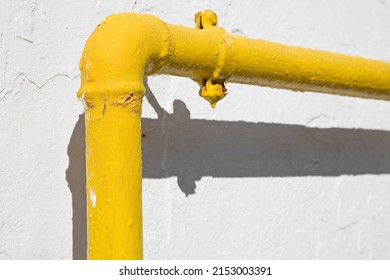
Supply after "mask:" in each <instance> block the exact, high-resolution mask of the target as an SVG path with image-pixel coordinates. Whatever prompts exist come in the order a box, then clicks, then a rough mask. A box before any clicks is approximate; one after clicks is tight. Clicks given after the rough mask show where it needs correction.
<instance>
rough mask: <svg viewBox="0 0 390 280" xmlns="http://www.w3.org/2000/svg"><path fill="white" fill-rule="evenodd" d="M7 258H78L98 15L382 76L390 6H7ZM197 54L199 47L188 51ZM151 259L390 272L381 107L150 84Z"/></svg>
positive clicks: (0, 56) (387, 159) (3, 234)
mask: <svg viewBox="0 0 390 280" xmlns="http://www.w3.org/2000/svg"><path fill="white" fill-rule="evenodd" d="M0 3H1V5H0V6H1V9H0V26H1V29H0V259H72V258H75V259H82V258H85V255H86V253H85V249H86V237H85V234H86V225H85V206H84V202H85V199H86V198H85V193H84V192H85V187H84V183H85V178H84V172H85V167H84V164H85V161H84V147H85V142H84V123H83V121H84V117H83V109H82V106H81V104H80V103H79V102H78V101H77V100H76V91H77V89H78V86H79V79H80V78H79V70H78V61H79V58H80V55H81V52H82V49H83V46H84V43H85V41H86V39H87V38H88V36H89V34H90V33H91V32H92V31H93V29H94V28H95V26H96V25H97V24H99V22H100V21H102V20H103V19H104V18H105V17H106V16H107V15H109V14H112V13H119V12H125V11H134V12H138V13H152V14H155V15H157V16H159V17H160V18H162V19H163V20H165V21H167V22H170V23H176V24H182V25H185V26H193V25H194V13H195V12H197V11H199V10H203V9H205V8H212V9H213V10H214V11H216V12H217V14H218V15H219V25H220V26H222V27H224V28H225V29H226V30H227V31H228V32H231V33H233V34H242V35H244V36H248V37H252V38H262V39H265V40H269V41H275V42H279V43H284V44H289V45H296V46H303V47H308V48H314V49H321V50H329V51H333V52H340V53H345V54H349V55H357V56H363V57H367V58H374V59H379V60H383V61H388V62H390V36H389V34H390V1H389V0H376V1H364V0H359V1H356V0H348V1H347V0H345V1H337V0H331V1H329V0H316V1H309V0H304V1H303V0H299V1H298V0H296V1H295V0H294V1H288V0H278V1H275V0H245V1H238V0H228V1H196V0H193V1H187V0H186V1H174V0H165V1H151V0H150V1H136V0H126V1H125V0H122V1H119V0H114V1H103V0H95V1H92V0H88V1H87V0H85V1H78V0H71V1H66V2H64V1H50V0H35V1H34V0H15V1H9V0H0ZM194 43H196V42H194ZM149 87H150V90H149V92H148V100H145V102H144V106H143V133H144V134H145V137H143V153H144V159H143V166H144V190H143V197H144V205H143V211H144V254H145V258H146V259H189V258H193V259H236V258H238V259H248V258H254V259H296V258H299V259H316V258H318V259H371V258H374V259H383V258H386V259H389V258H390V121H389V120H390V103H389V102H387V103H386V102H383V101H371V100H363V99H353V98H347V97H339V96H331V95H325V94H317V93H296V92H290V91H287V90H275V89H270V88H261V87H253V86H245V85H235V84H228V85H227V88H228V92H229V95H228V96H227V97H226V98H225V99H224V100H223V101H221V102H220V103H219V104H218V105H217V108H216V109H214V110H212V109H211V108H210V105H209V104H208V103H207V102H206V101H204V100H203V99H201V98H200V97H199V96H198V93H197V92H198V86H197V84H195V83H194V82H193V81H191V80H190V79H185V78H177V77H171V76H156V77H151V78H149Z"/></svg>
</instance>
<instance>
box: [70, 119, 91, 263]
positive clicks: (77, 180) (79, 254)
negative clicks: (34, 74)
mask: <svg viewBox="0 0 390 280" xmlns="http://www.w3.org/2000/svg"><path fill="white" fill-rule="evenodd" d="M68 157H69V166H68V169H67V170H66V181H67V182H68V187H69V190H70V192H71V193H72V210H73V217H72V223H73V230H72V238H73V259H74V260H85V259H87V213H86V211H87V210H86V209H87V208H86V201H87V200H86V191H85V124H84V114H81V115H80V116H79V119H78V121H77V123H76V126H75V128H74V130H73V133H72V136H71V138H70V142H69V145H68Z"/></svg>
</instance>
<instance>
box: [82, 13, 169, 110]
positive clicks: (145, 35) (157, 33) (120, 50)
mask: <svg viewBox="0 0 390 280" xmlns="http://www.w3.org/2000/svg"><path fill="white" fill-rule="evenodd" d="M169 46H170V37H169V32H168V29H167V25H166V24H165V23H164V22H163V21H162V20H160V19H159V18H157V17H155V16H152V15H139V14H134V13H124V14H116V15H112V16H109V17H108V18H107V19H106V20H104V21H103V22H102V23H101V24H99V25H98V26H97V28H96V29H95V31H94V32H93V33H92V35H91V36H90V37H89V39H88V41H87V43H86V45H85V48H84V51H83V54H82V57H81V60H80V70H81V87H80V89H79V91H78V94H77V96H78V98H80V99H83V100H84V101H85V104H86V106H87V108H91V107H94V106H96V105H99V103H102V100H104V101H105V102H106V103H109V104H106V106H107V105H113V106H123V107H126V108H129V109H130V111H134V112H136V113H140V112H141V104H142V97H143V94H144V92H145V88H144V84H143V78H144V76H145V75H148V74H151V73H153V72H156V71H157V70H158V69H160V68H161V67H162V66H163V65H164V64H165V63H166V61H167V59H168V52H169Z"/></svg>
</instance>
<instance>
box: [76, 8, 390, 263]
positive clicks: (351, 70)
mask: <svg viewBox="0 0 390 280" xmlns="http://www.w3.org/2000/svg"><path fill="white" fill-rule="evenodd" d="M196 26H197V28H196V29H194V28H186V27H182V26H177V25H168V24H166V23H164V22H163V21H161V20H160V19H158V18H157V17H155V16H151V15H139V14H133V13H124V14H118V15H113V16H110V17H108V18H107V19H106V20H105V21H103V23H101V24H100V25H99V26H98V27H97V28H96V30H95V31H94V32H93V33H92V35H91V36H90V37H89V39H88V41H87V43H86V46H85V49H84V52H83V54H82V58H81V61H80V70H81V87H80V89H79V91H78V97H79V98H80V99H81V100H82V101H83V102H84V104H85V122H86V134H87V136H86V139H87V141H86V142H87V145H86V146H87V148H86V149H87V150H86V157H87V196H88V202H87V211H88V258H89V259H141V258H142V198H141V193H142V190H141V181H142V177H141V173H142V172H141V125H140V118H141V117H140V116H141V107H142V97H143V94H144V91H145V88H144V85H143V78H144V77H145V76H147V75H152V74H155V73H160V74H171V75H176V76H184V77H190V78H192V79H193V80H195V81H196V82H198V83H199V85H200V91H199V94H200V95H201V96H202V97H204V98H205V99H206V100H208V101H209V102H210V103H211V105H212V106H213V107H214V106H215V104H216V102H217V101H219V100H220V99H222V98H223V97H224V96H225V95H226V87H225V81H230V82H236V83H246V84H253V85H260V86H269V87H277V88H287V89H292V90H298V91H318V92H325V93H332V94H339V95H349V96H357V97H364V98H374V99H383V100H390V64H388V63H384V62H380V61H374V60H369V59H363V58H359V57H350V56H345V55H340V54H333V53H329V52H325V51H316V50H308V49H304V48H299V47H290V46H284V45H280V44H276V43H270V42H266V41H263V40H253V39H247V38H244V37H241V36H234V35H230V34H228V33H227V32H226V31H225V30H223V29H222V28H219V27H217V17H216V15H215V14H214V13H213V12H211V11H204V12H200V13H198V14H197V15H196Z"/></svg>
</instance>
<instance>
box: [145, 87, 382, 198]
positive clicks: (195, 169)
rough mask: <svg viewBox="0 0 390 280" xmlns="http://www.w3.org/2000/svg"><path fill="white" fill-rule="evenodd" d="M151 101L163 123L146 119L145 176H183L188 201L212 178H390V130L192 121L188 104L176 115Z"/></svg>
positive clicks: (180, 182) (176, 108)
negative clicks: (204, 180)
mask: <svg viewBox="0 0 390 280" xmlns="http://www.w3.org/2000/svg"><path fill="white" fill-rule="evenodd" d="M146 96H147V99H148V101H149V103H150V104H151V105H152V107H153V108H154V109H155V110H156V112H157V114H158V119H150V118H143V119H142V127H143V128H142V131H143V135H144V137H143V139H142V153H143V176H144V178H167V177H173V176H176V177H177V178H178V185H179V187H180V189H181V190H182V191H183V192H184V193H185V194H186V195H187V196H188V195H190V194H193V193H195V187H196V185H195V181H197V180H200V179H201V178H202V177H204V176H211V177H225V178H226V177H228V178H242V177H289V176H339V175H359V174H390V132H389V131H379V130H363V129H343V128H330V129H320V128H310V127H305V126H302V125H285V124H266V123H248V122H243V121H237V122H231V121H213V120H201V119H191V116H190V112H189V110H188V109H187V107H186V105H185V104H184V103H183V102H182V101H179V100H175V101H174V103H173V114H169V113H167V112H166V111H164V109H163V108H161V107H160V106H159V104H158V103H157V101H156V99H155V98H154V96H153V94H152V92H151V91H150V89H149V88H148V87H147V95H146Z"/></svg>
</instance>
